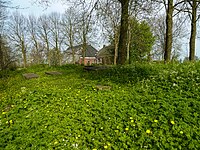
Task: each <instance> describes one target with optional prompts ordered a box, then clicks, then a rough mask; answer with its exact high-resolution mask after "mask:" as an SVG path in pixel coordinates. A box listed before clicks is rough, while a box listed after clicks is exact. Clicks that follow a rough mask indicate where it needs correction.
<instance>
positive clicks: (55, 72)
mask: <svg viewBox="0 0 200 150" xmlns="http://www.w3.org/2000/svg"><path fill="white" fill-rule="evenodd" d="M45 74H47V75H61V74H62V73H61V72H57V71H46V72H45Z"/></svg>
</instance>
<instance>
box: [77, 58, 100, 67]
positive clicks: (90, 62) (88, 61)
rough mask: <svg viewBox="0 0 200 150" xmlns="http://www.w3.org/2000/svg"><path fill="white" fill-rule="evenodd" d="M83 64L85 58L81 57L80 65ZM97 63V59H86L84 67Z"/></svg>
mask: <svg viewBox="0 0 200 150" xmlns="http://www.w3.org/2000/svg"><path fill="white" fill-rule="evenodd" d="M82 62H83V58H82V57H80V59H79V64H82ZM96 63H97V59H96V57H85V61H84V65H92V64H96Z"/></svg>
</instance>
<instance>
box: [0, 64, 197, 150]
mask: <svg viewBox="0 0 200 150" xmlns="http://www.w3.org/2000/svg"><path fill="white" fill-rule="evenodd" d="M55 70H56V71H60V72H62V75H58V76H48V75H46V74H45V72H46V71H55ZM28 72H31V73H37V74H38V75H39V78H37V79H31V80H25V79H24V78H23V76H22V74H23V73H28ZM1 74H3V73H1ZM96 85H102V86H109V87H111V89H110V90H99V89H97V88H96ZM199 106H200V64H199V63H188V64H168V65H163V64H135V65H131V66H118V67H110V68H108V69H106V70H98V71H89V72H87V71H84V70H83V67H82V66H75V65H65V66H61V67H48V66H34V67H30V68H27V69H22V70H16V71H14V72H8V73H7V74H6V75H2V77H1V78H0V112H1V114H0V137H1V138H0V149H3V150H4V149H5V150H12V149H13V150H15V149H16V150H18V149H44V150H46V149H80V150H92V149H93V150H95V149H116V150H118V149H121V150H123V149H124V150H125V149H132V150H137V149H151V150H153V149H155V150H157V149H161V150H162V149H163V150H166V149H168V150H173V149H174V150H175V149H179V150H182V149H185V150H189V149H191V150H195V149H196V150H198V149H200V114H199V112H200V107H199Z"/></svg>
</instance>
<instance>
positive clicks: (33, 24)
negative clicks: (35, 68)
mask: <svg viewBox="0 0 200 150" xmlns="http://www.w3.org/2000/svg"><path fill="white" fill-rule="evenodd" d="M37 21H38V20H37V18H36V17H35V16H29V17H28V31H29V34H30V41H31V43H33V50H35V57H34V59H36V60H35V61H36V63H37V64H40V63H41V57H40V53H41V51H40V46H39V37H38V26H37V25H38V22H37Z"/></svg>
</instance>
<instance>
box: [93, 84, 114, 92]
mask: <svg viewBox="0 0 200 150" xmlns="http://www.w3.org/2000/svg"><path fill="white" fill-rule="evenodd" d="M95 88H96V89H97V90H100V91H104V90H110V89H111V86H105V85H96V86H95Z"/></svg>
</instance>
